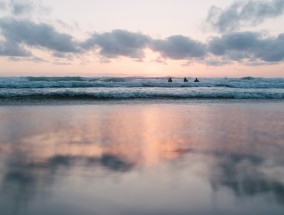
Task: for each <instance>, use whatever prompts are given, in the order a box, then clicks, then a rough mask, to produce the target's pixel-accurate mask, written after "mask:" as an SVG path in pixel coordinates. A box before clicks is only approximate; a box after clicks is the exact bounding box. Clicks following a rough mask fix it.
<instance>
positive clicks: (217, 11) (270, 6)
mask: <svg viewBox="0 0 284 215" xmlns="http://www.w3.org/2000/svg"><path fill="white" fill-rule="evenodd" d="M283 14H284V0H271V1H257V0H249V1H239V2H235V3H233V4H232V5H230V6H229V7H227V8H225V9H221V8H218V7H215V6H212V7H211V8H210V10H209V12H208V15H207V19H206V21H207V22H208V23H209V24H210V25H211V26H212V27H213V28H214V29H216V30H217V31H219V32H230V31H234V30H238V29H239V28H240V27H241V26H252V25H257V24H260V23H262V22H263V21H265V20H266V19H268V18H273V17H277V16H281V15H283Z"/></svg>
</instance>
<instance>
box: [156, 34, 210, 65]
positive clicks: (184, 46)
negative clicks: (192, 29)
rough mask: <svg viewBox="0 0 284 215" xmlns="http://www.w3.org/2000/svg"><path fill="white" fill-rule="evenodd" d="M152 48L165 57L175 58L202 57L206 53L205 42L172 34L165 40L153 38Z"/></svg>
mask: <svg viewBox="0 0 284 215" xmlns="http://www.w3.org/2000/svg"><path fill="white" fill-rule="evenodd" d="M151 48H152V50H153V51H157V52H159V53H161V55H162V56H163V57H165V58H170V59H175V60H182V59H189V58H200V57H204V56H205V54H206V46H205V45H204V44H202V43H200V42H198V41H195V40H192V39H190V38H188V37H185V36H182V35H174V36H170V37H168V38H166V39H165V40H153V41H152V44H151Z"/></svg>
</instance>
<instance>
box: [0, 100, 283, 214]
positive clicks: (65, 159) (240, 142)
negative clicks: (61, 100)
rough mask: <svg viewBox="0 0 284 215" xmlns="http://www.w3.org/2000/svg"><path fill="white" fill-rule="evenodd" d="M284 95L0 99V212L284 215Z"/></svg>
mask: <svg viewBox="0 0 284 215" xmlns="http://www.w3.org/2000/svg"><path fill="white" fill-rule="evenodd" d="M283 131H284V102H277V103H272V102H257V101H255V102H251V103H250V102H232V103H231V102H228V101H226V102H222V101H213V102H203V103H201V104H200V103H199V102H198V101H197V102H191V103H189V102H184V103H182V102H180V103H179V104H174V103H173V102H165V103H147V102H146V103H143V102H137V103H131V102H129V103H118V104H115V103H107V102H106V103H101V104H97V105H96V104H89V105H88V104H85V105H79V104H77V105H27V106H2V107H0V214H1V215H2V214H5V215H10V214H21V215H34V214H35V215H36V214H41V215H42V214H43V215H44V214H60V215H64V214H68V215H73V214H74V215H75V214H76V215H77V214H80V215H87V214H90V215H91V214H102V215H109V214H118V215H119V214H121V215H128V214H129V215H132V214H138V215H140V214H141V215H142V214H145V215H146V214H157V215H160V214H161V215H162V214H163V215H164V214H169V215H170V214H175V215H179V214H181V215H182V214H184V215H185V214H197V215H198V214H200V215H207V214H210V215H211V214H216V215H222V214H224V215H225V214H226V215H230V214H250V215H254V214H257V215H259V214H281V215H282V214H283V212H284V156H283V155H284V132H283Z"/></svg>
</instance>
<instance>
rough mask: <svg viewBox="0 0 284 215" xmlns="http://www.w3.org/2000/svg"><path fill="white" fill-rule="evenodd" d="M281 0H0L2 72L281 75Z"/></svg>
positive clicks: (283, 31) (283, 61) (283, 33)
mask: <svg viewBox="0 0 284 215" xmlns="http://www.w3.org/2000/svg"><path fill="white" fill-rule="evenodd" d="M283 23H284V0H240V1H235V0H218V1H213V0H200V1H195V0H119V1H116V0H104V1H102V0H92V1H90V0H70V1H63V0H48V1H47V0H46V1H44V0H41V1H40V0H0V75H1V76H26V75H34V76H74V75H76V76H77V75H80V76H168V75H171V76H194V77H195V76H196V77H205V76H206V77H224V76H227V77H243V76H258V77H259V76H263V77H284V25H283Z"/></svg>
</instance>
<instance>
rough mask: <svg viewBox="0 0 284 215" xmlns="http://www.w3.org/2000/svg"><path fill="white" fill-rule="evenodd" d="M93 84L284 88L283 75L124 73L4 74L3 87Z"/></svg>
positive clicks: (1, 86) (64, 86) (91, 85)
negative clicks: (170, 78)
mask: <svg viewBox="0 0 284 215" xmlns="http://www.w3.org/2000/svg"><path fill="white" fill-rule="evenodd" d="M89 87H94V88H97V87H105V88H117V87H125V88H131V87H164V88H179V87H180V88H191V87H194V88H197V87H213V88H215V87H225V88H240V89H270V88H271V89H284V79H283V78H253V77H244V78H203V79H201V82H199V83H194V82H193V78H189V82H187V83H185V82H183V79H182V78H173V82H172V83H168V82H167V78H140V77H130V78H120V77H99V78H85V77H18V78H8V77H7V78H0V88H18V89H19V88H89Z"/></svg>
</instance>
